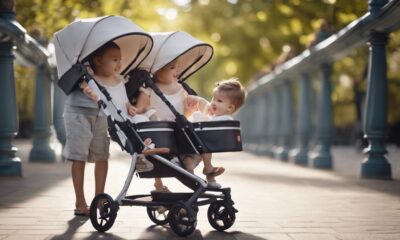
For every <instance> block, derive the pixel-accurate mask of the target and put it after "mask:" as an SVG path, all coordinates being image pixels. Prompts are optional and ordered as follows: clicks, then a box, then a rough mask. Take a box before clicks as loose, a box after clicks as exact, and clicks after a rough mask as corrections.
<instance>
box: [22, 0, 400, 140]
mask: <svg viewBox="0 0 400 240" xmlns="http://www.w3.org/2000/svg"><path fill="white" fill-rule="evenodd" d="M15 11H16V13H17V14H16V18H17V21H18V22H19V23H21V25H22V26H24V27H25V28H26V29H27V31H28V32H29V34H30V35H31V36H32V37H34V38H35V39H36V40H38V41H39V42H40V43H42V44H44V45H46V44H47V43H48V42H49V41H51V39H52V36H53V34H54V33H55V32H56V31H58V30H60V29H61V28H63V27H64V26H66V25H67V24H68V23H70V22H72V21H74V20H75V19H77V18H87V17H97V16H101V15H122V16H124V17H128V18H130V19H132V20H133V21H134V22H135V23H136V24H138V25H139V26H141V27H142V28H143V29H144V30H146V31H150V32H153V31H155V32H157V31H176V30H182V31H186V32H188V33H190V34H192V35H194V36H195V37H197V38H199V39H201V40H203V41H206V42H208V43H210V44H211V45H212V46H213V47H214V58H213V59H212V60H211V62H210V63H209V64H208V65H206V66H205V68H203V69H202V70H201V71H199V72H198V73H196V74H195V75H193V76H192V77H191V78H190V79H188V83H189V84H190V85H191V86H192V87H193V88H194V89H195V90H196V91H197V92H198V93H199V94H200V95H202V96H205V97H207V98H208V97H209V96H210V93H211V89H212V88H213V87H214V83H215V82H217V81H219V80H222V79H227V78H230V77H238V78H239V80H240V81H241V82H242V83H243V84H244V85H246V86H247V85H248V84H249V83H250V82H252V81H255V80H257V79H259V78H260V77H261V76H262V75H264V74H266V73H268V72H270V71H272V70H273V69H274V67H275V66H276V65H279V64H280V63H283V62H285V61H287V60H289V59H290V58H292V57H294V56H296V55H298V54H299V53H301V52H302V51H303V50H304V49H307V48H309V47H310V46H313V44H314V43H315V35H316V34H315V33H316V32H317V31H318V30H320V29H324V30H325V31H327V32H332V33H335V32H337V31H338V30H340V29H342V28H343V27H345V26H346V25H348V24H349V23H350V22H352V21H353V20H355V19H357V18H359V17H361V16H362V15H364V14H365V13H366V12H367V11H368V1H367V0H354V1H346V0H219V1H211V0H192V1H191V0H134V1H133V0H130V1H128V0H114V1H106V0H79V1H78V0H18V1H16V9H15ZM390 38H391V41H389V44H388V48H387V49H388V51H387V52H388V59H390V61H389V62H388V87H389V89H388V91H389V92H388V97H389V101H388V103H389V109H388V124H389V131H388V138H387V142H388V143H390V144H395V145H397V146H399V145H400V140H399V139H400V110H399V107H398V106H400V95H399V94H397V93H398V92H400V91H399V90H400V77H399V76H400V48H399V45H400V34H399V33H398V32H395V33H392V34H391V35H390ZM367 52H368V46H367V45H365V46H364V47H361V48H357V49H356V50H354V51H353V52H352V53H351V54H350V55H348V56H346V57H344V58H342V59H341V60H340V61H337V62H335V63H334V66H333V67H334V75H333V76H332V79H333V83H332V84H333V85H332V87H333V88H332V96H331V97H332V101H333V114H334V127H335V134H334V144H336V145H353V144H359V145H361V144H362V143H360V142H359V139H360V137H359V136H357V134H358V133H357V131H356V129H357V127H358V126H357V124H358V123H359V122H360V119H361V115H362V109H363V105H364V99H365V90H366V75H367V64H368V59H367V56H368V53H367ZM360 66H364V67H360ZM33 74H34V69H30V68H26V67H21V66H18V65H17V66H16V72H15V78H16V82H17V102H18V109H19V122H20V127H19V133H18V137H21V138H28V137H31V135H32V127H33V124H32V119H33V103H34V99H33V97H34V81H33V79H32V76H33ZM313 88H314V89H316V88H318V81H314V82H313ZM297 92H298V91H293V93H294V94H297ZM293 99H294V100H293V101H297V100H296V99H297V97H296V96H294V98H293ZM349 133H350V134H349ZM349 136H350V137H349Z"/></svg>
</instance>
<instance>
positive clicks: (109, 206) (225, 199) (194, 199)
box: [81, 68, 238, 236]
mask: <svg viewBox="0 0 400 240" xmlns="http://www.w3.org/2000/svg"><path fill="white" fill-rule="evenodd" d="M81 69H85V68H81ZM137 71H142V70H137ZM143 72H145V73H146V71H143ZM83 76H84V77H83V80H85V81H87V82H88V84H89V86H90V87H91V88H92V89H93V90H94V91H95V92H96V93H97V94H98V95H99V96H101V97H100V100H99V102H98V105H99V106H100V108H101V109H102V111H103V112H104V113H105V114H106V115H107V117H108V121H109V126H110V123H111V127H110V129H109V130H111V131H114V132H115V133H117V136H118V138H119V141H117V142H118V143H119V144H120V145H121V147H122V148H123V149H125V150H126V151H127V152H129V153H130V154H131V164H130V168H129V172H128V175H127V178H126V180H125V183H124V186H123V187H122V189H121V191H120V192H119V194H118V196H117V197H116V198H115V199H113V198H112V197H111V196H109V195H108V194H105V193H102V194H99V195H97V196H96V197H95V198H94V199H93V201H92V203H91V205H90V220H91V222H92V225H93V227H94V228H95V229H96V230H97V231H99V232H104V231H107V230H109V229H110V228H111V227H112V226H113V224H114V221H115V219H116V217H117V212H118V211H119V208H120V207H121V206H145V207H146V208H147V214H148V216H149V218H150V220H151V221H152V222H154V223H155V224H157V225H165V224H167V223H169V224H170V227H171V229H172V230H173V231H174V232H175V233H176V234H177V235H179V236H188V235H190V234H191V233H193V231H194V230H195V229H196V225H197V212H198V209H199V206H204V205H210V206H209V208H208V213H207V216H208V221H209V223H210V224H211V226H213V227H214V228H215V229H216V230H218V231H223V230H226V229H228V228H230V227H231V226H232V225H233V224H234V222H235V219H236V213H237V212H238V211H237V210H236V209H235V208H234V207H233V205H234V202H233V201H232V199H231V189H230V188H210V187H208V186H207V184H206V182H205V181H204V180H203V179H201V178H200V177H198V176H197V175H195V174H192V173H190V172H188V171H187V170H185V169H184V168H182V167H181V166H178V165H177V164H175V163H172V162H171V161H170V160H168V159H167V158H165V157H163V156H161V155H158V154H153V155H147V156H146V158H149V159H151V160H153V161H158V162H159V163H161V164H163V165H164V166H166V167H168V168H169V169H171V170H173V171H174V172H175V173H176V174H177V175H178V176H175V177H176V178H177V179H178V180H179V181H181V182H182V183H183V184H185V185H186V186H188V187H189V188H191V189H193V190H194V192H193V193H182V192H178V193H166V192H154V191H153V192H151V194H139V195H127V192H128V189H129V186H130V183H131V181H132V178H133V176H134V174H135V172H136V162H137V158H138V152H139V153H140V152H141V151H143V150H145V148H146V147H145V145H144V143H143V139H142V138H141V137H140V135H139V134H138V133H137V131H136V129H135V124H133V123H131V122H130V121H129V120H128V119H124V117H123V116H122V115H121V114H120V117H121V118H122V119H124V122H125V123H127V126H128V127H129V129H130V130H132V133H133V136H134V139H133V140H132V139H129V138H128V137H127V136H126V135H125V133H124V132H123V131H122V130H121V128H120V127H119V125H118V124H117V121H115V120H114V118H113V116H112V115H111V114H110V113H109V111H108V110H107V107H108V106H112V107H114V108H116V110H117V112H118V113H120V112H121V111H120V110H119V109H118V108H117V107H116V106H115V105H114V104H113V102H112V98H111V97H110V95H109V94H108V93H107V90H106V89H105V88H103V87H102V86H100V85H98V84H97V83H96V82H95V80H93V79H92V78H91V76H90V75H89V74H88V73H85V74H83ZM88 79H89V80H88ZM145 82H146V84H147V85H148V86H150V87H151V88H152V89H153V90H154V91H155V92H156V94H157V95H158V96H159V97H160V98H161V99H162V100H163V101H164V102H165V103H166V104H167V105H168V106H169V107H170V108H171V110H172V112H173V113H174V114H175V115H176V117H177V125H178V126H179V129H181V130H182V131H183V132H184V134H185V136H186V137H187V139H188V141H189V142H190V144H191V146H192V147H193V148H194V149H195V150H196V153H197V154H199V153H203V152H204V149H205V147H204V145H203V144H202V141H201V140H200V139H199V138H198V136H197V135H196V133H195V132H194V131H189V130H190V128H191V127H192V126H191V124H190V122H189V121H187V120H186V118H185V117H184V116H182V115H181V114H179V113H178V112H177V111H176V110H175V108H174V107H173V106H172V105H171V103H170V102H169V101H168V100H167V99H166V98H165V96H164V95H163V94H162V93H161V91H160V90H159V89H158V87H157V86H156V85H155V84H154V82H153V80H152V79H151V77H150V76H148V77H146V79H145ZM113 128H114V129H113ZM189 135H191V136H189ZM193 137H194V139H195V141H193ZM132 141H136V144H135V143H132ZM137 143H139V146H137ZM198 148H199V149H198ZM139 175H140V173H139ZM155 177H157V176H155ZM188 182H189V183H188ZM207 192H214V193H207ZM215 193H219V194H215ZM167 212H168V214H167Z"/></svg>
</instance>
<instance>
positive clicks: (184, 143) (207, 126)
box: [176, 120, 242, 154]
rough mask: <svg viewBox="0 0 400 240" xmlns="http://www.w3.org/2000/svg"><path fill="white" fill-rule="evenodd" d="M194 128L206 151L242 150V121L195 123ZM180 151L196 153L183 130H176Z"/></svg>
mask: <svg viewBox="0 0 400 240" xmlns="http://www.w3.org/2000/svg"><path fill="white" fill-rule="evenodd" d="M193 130H194V132H195V133H196V134H197V136H198V137H199V138H200V140H201V141H202V143H203V144H204V147H205V148H206V149H205V150H206V151H205V152H210V153H211V152H236V151H242V137H241V135H240V122H239V121H235V120H227V121H208V122H197V123H193ZM176 133H177V134H176V135H177V136H176V138H177V145H178V148H179V153H186V154H187V153H196V152H195V151H194V149H193V147H192V146H191V145H190V143H189V141H188V139H187V138H186V136H185V135H184V134H183V133H182V131H181V130H179V129H178V130H177V131H176Z"/></svg>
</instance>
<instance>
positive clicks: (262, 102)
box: [254, 92, 267, 154]
mask: <svg viewBox="0 0 400 240" xmlns="http://www.w3.org/2000/svg"><path fill="white" fill-rule="evenodd" d="M264 94H265V93H263V92H260V93H258V94H257V110H256V112H255V115H254V118H255V126H256V132H257V148H256V152H257V154H262V153H264V151H265V150H264V149H265V142H266V141H265V135H266V130H267V122H266V121H265V117H266V111H267V103H266V99H265V95H264Z"/></svg>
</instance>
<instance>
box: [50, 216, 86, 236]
mask: <svg viewBox="0 0 400 240" xmlns="http://www.w3.org/2000/svg"><path fill="white" fill-rule="evenodd" d="M88 220H89V218H85V217H73V218H72V219H71V220H69V221H68V228H67V229H65V231H64V233H62V234H60V235H55V236H53V237H52V238H50V240H64V239H73V237H74V235H75V233H76V231H77V230H78V228H80V227H81V226H82V225H83V224H85V223H86V221H88Z"/></svg>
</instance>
